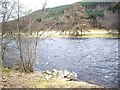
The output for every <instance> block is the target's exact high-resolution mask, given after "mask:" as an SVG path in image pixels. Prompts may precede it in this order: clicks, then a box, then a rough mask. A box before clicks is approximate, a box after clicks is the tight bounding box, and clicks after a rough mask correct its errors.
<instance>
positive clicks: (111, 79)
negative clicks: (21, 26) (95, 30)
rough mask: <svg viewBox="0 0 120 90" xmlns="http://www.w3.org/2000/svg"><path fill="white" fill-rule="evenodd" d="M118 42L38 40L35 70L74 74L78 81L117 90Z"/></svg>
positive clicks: (97, 39) (60, 39) (59, 39)
mask: <svg viewBox="0 0 120 90" xmlns="http://www.w3.org/2000/svg"><path fill="white" fill-rule="evenodd" d="M118 41H119V39H109V38H88V39H87V38H86V39H75V38H74V39H67V38H66V39H64V38H54V39H44V40H40V41H39V43H38V57H37V60H38V63H37V65H36V67H35V68H36V69H37V70H40V71H41V70H52V69H67V70H68V71H74V72H76V73H77V75H78V79H79V80H80V81H86V82H89V83H95V84H98V85H103V86H107V87H117V86H118V60H119V58H118Z"/></svg>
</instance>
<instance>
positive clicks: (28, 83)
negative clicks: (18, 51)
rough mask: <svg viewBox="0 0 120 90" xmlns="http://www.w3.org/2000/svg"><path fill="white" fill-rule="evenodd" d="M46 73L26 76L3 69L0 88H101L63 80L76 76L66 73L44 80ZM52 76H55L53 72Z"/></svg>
mask: <svg viewBox="0 0 120 90" xmlns="http://www.w3.org/2000/svg"><path fill="white" fill-rule="evenodd" d="M64 71H65V70H64ZM56 72H57V71H56ZM60 72H61V74H63V73H62V71H58V72H57V73H56V74H59V75H60ZM47 73H48V71H47ZM47 73H46V72H44V74H43V73H41V72H38V71H35V72H34V73H30V74H28V73H20V72H19V71H15V70H9V69H4V70H3V73H2V83H1V85H0V86H1V87H0V88H101V86H98V85H93V84H89V83H86V82H78V81H70V79H69V80H68V79H66V78H65V77H64V78H63V76H65V74H66V75H67V76H70V75H71V76H76V75H75V73H69V72H68V71H65V72H64V74H63V76H61V77H54V78H53V77H52V78H50V79H46V77H45V75H46V74H47ZM49 73H51V72H49ZM52 74H55V70H54V72H52ZM72 74H73V75H72ZM67 76H66V77H67Z"/></svg>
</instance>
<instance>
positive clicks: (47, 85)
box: [35, 78, 50, 88]
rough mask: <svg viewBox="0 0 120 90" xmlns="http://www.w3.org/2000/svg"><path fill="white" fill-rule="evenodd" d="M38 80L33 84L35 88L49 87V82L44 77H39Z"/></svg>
mask: <svg viewBox="0 0 120 90" xmlns="http://www.w3.org/2000/svg"><path fill="white" fill-rule="evenodd" d="M39 82H40V83H38V84H36V85H35V87H36V88H49V85H50V83H49V81H47V80H46V79H45V78H40V80H39Z"/></svg>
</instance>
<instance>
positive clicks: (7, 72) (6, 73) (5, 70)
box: [0, 67, 10, 75]
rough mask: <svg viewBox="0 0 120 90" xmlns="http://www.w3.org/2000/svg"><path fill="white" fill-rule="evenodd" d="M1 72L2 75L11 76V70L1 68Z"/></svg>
mask: <svg viewBox="0 0 120 90" xmlns="http://www.w3.org/2000/svg"><path fill="white" fill-rule="evenodd" d="M0 70H1V71H2V74H4V75H9V74H10V69H8V68H5V67H1V68H0Z"/></svg>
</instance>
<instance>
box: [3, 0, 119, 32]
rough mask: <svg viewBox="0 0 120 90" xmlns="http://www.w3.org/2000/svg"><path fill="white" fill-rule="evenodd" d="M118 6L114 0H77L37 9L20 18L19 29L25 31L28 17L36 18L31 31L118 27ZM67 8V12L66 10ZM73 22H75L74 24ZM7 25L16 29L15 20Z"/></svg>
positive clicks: (10, 29) (28, 21)
mask: <svg viewBox="0 0 120 90" xmlns="http://www.w3.org/2000/svg"><path fill="white" fill-rule="evenodd" d="M76 7H77V8H78V9H79V10H77V8H76ZM119 8H120V6H119V3H116V2H77V4H76V3H74V4H70V5H63V6H58V7H54V8H46V9H45V10H44V11H43V13H42V10H37V11H34V12H32V13H31V14H29V15H28V16H25V17H22V18H21V19H20V26H21V31H22V32H26V31H27V30H28V24H29V23H30V18H36V21H35V22H34V23H33V24H32V26H31V29H32V30H33V31H36V30H40V29H41V30H43V29H55V30H62V31H63V30H68V29H74V30H76V29H79V30H80V28H78V27H81V26H82V27H81V28H83V27H86V28H105V29H118V20H117V19H118V12H117V11H118V10H119ZM67 9H68V12H66V11H67ZM81 10H82V11H81ZM77 13H79V15H77ZM70 17H72V18H70ZM110 18H111V19H110ZM81 19H82V20H81ZM41 21H42V22H41ZM108 21H109V22H108ZM75 23H77V24H76V25H75ZM81 23H82V24H81ZM83 24H84V25H83ZM85 24H86V25H85ZM7 26H8V28H9V30H7V29H6V31H10V32H11V31H15V30H16V29H15V28H16V23H15V21H10V22H9V23H8V24H7ZM6 31H3V32H6Z"/></svg>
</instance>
